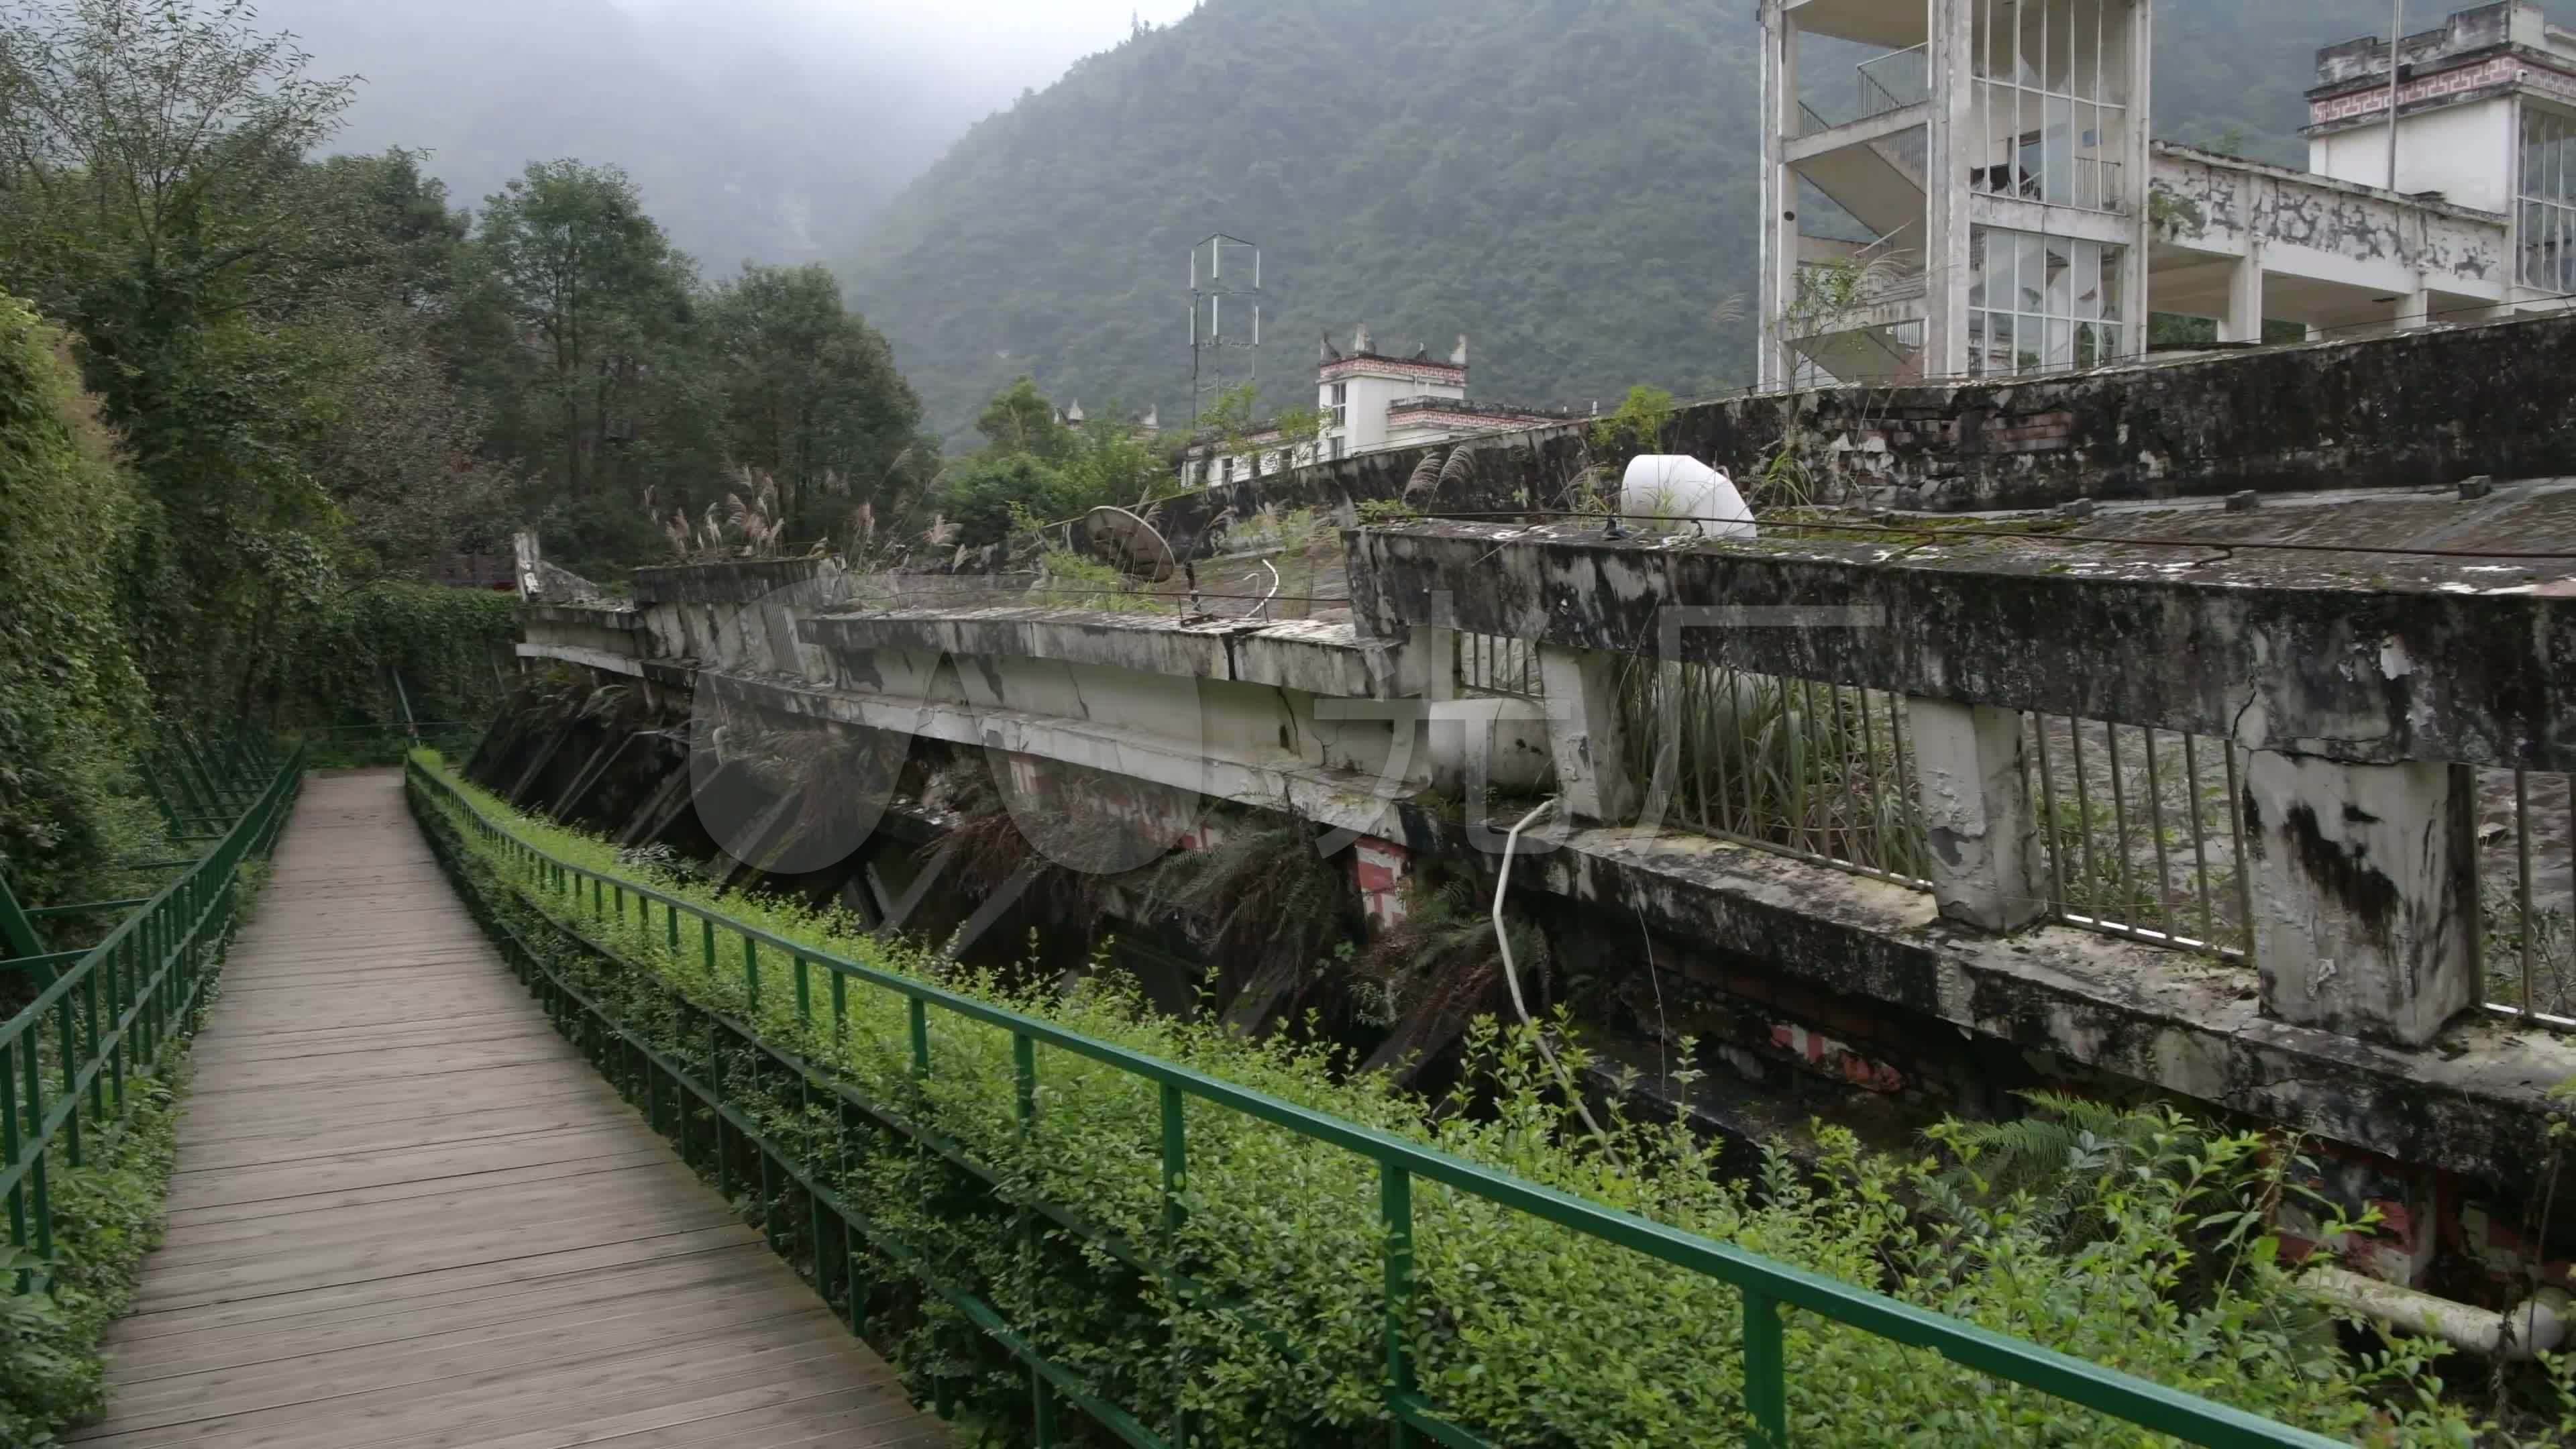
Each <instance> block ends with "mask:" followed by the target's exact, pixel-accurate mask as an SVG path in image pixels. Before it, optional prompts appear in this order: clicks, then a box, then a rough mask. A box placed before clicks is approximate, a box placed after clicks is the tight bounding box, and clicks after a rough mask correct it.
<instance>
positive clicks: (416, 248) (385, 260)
mask: <svg viewBox="0 0 2576 1449" xmlns="http://www.w3.org/2000/svg"><path fill="white" fill-rule="evenodd" d="M427 154H428V153H426V152H422V151H406V150H404V149H402V148H401V147H399V146H397V147H394V148H393V149H391V150H388V151H386V152H384V153H383V154H381V155H376V156H334V157H331V158H330V159H329V160H326V161H322V162H319V163H316V164H317V166H318V167H319V171H320V175H319V178H318V180H319V183H320V186H321V187H322V189H323V190H324V191H325V192H326V193H331V194H335V195H336V196H337V197H338V198H339V199H340V203H341V204H340V205H339V206H337V207H335V208H334V209H335V210H337V211H339V212H341V213H343V214H345V215H347V216H348V217H349V218H350V220H351V221H352V223H353V226H352V227H351V232H352V235H351V237H350V243H351V244H350V245H349V247H348V248H347V249H346V250H345V251H344V252H343V253H342V254H341V260H342V262H343V263H344V265H345V266H346V267H348V268H350V269H360V268H363V269H364V271H365V272H366V273H367V275H368V277H369V280H370V282H371V284H372V286H373V287H374V288H375V289H376V291H377V292H378V294H379V295H383V296H386V297H387V298H388V299H389V300H391V301H392V302H394V303H395V304H396V305H398V306H402V307H406V308H410V309H412V310H414V311H418V312H422V313H426V314H429V315H432V316H435V315H438V314H441V313H444V312H445V311H446V310H447V308H448V305H449V302H450V300H451V297H452V295H453V293H454V291H455V288H456V273H457V262H458V253H459V252H460V251H462V249H463V248H464V245H465V238H466V235H467V233H468V232H469V231H470V230H471V226H472V219H471V218H470V217H469V216H468V215H467V213H465V212H463V211H458V210H453V209H451V208H450V207H449V206H448V204H447V183H446V182H444V181H441V180H439V179H438V178H437V177H435V176H426V175H423V174H422V173H421V169H420V163H421V162H422V160H423V159H425V158H426V156H427Z"/></svg>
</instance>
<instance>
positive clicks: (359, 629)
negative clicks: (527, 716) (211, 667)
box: [261, 579, 519, 763]
mask: <svg viewBox="0 0 2576 1449" xmlns="http://www.w3.org/2000/svg"><path fill="white" fill-rule="evenodd" d="M518 620H519V613H518V597H517V595H515V594H503V593H495V592H492V591H489V590H482V589H460V588H451V587H449V586H447V585H444V584H422V583H411V582H408V581H404V580H400V579H379V580H377V581H375V582H372V583H367V584H361V585H357V586H355V587H351V588H345V589H341V590H338V591H337V592H335V593H333V594H332V595H331V596H330V597H329V599H328V601H327V602H325V603H324V604H323V605H322V607H320V608H319V609H316V610H314V611H313V612H311V613H309V614H306V615H305V616H303V617H301V618H299V619H297V620H296V621H295V622H294V624H293V625H292V627H290V628H288V629H287V630H285V631H283V633H282V635H281V637H280V638H279V640H278V642H277V644H276V646H275V648H274V650H273V652H272V657H271V661H270V663H269V666H268V668H267V670H266V671H265V675H264V685H263V688H262V691H261V693H262V696H263V699H262V703H263V705H264V707H265V713H266V715H267V717H268V718H269V719H271V720H272V721H274V722H275V725H276V727H277V728H278V729H280V730H284V731H290V732H291V731H293V730H295V729H297V728H298V727H303V726H328V725H360V724H398V723H401V722H402V721H403V720H404V719H405V718H406V717H408V718H410V719H414V720H423V721H433V720H434V721H463V722H475V721H480V720H482V719H484V718H485V717H486V716H488V715H490V714H491V713H492V711H493V709H494V708H496V707H497V706H498V704H499V702H500V700H501V698H502V697H503V695H504V694H506V693H507V690H508V685H507V683H506V678H507V676H506V673H505V671H506V670H507V669H508V668H509V664H510V645H511V643H512V642H513V641H514V640H516V639H517V637H518V628H519V623H518ZM397 676H399V678H400V681H401V687H400V689H399V690H397V689H396V687H395V680H396V678H397ZM406 700H408V703H409V707H410V708H409V714H408V716H406V714H405V712H404V705H405V702H406ZM388 763H390V761H389V762H388Z"/></svg>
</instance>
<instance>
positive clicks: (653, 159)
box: [259, 0, 1189, 272]
mask: <svg viewBox="0 0 2576 1449" xmlns="http://www.w3.org/2000/svg"><path fill="white" fill-rule="evenodd" d="M1188 9H1189V0H1143V3H1141V4H1140V3H1136V0H987V3H981V4H978V5H975V6H973V7H971V9H966V8H962V7H952V6H945V5H920V4H910V5H898V4H894V3H890V0H724V3H721V4H718V3H710V0H262V3H261V4H260V6H259V17H260V23H261V24H262V26H263V27H264V28H276V29H287V30H292V31H294V32H295V33H296V34H297V35H298V36H299V37H301V38H302V41H303V43H304V46H305V48H306V49H308V50H310V51H311V52H312V53H313V58H314V59H313V68H314V69H315V70H316V71H317V72H320V73H324V74H346V73H355V74H358V75H361V76H363V77H365V80H366V84H365V85H364V86H362V87H361V88H360V90H359V99H358V103H357V105H356V107H355V109H354V110H353V112H352V114H351V116H350V118H349V126H348V129H347V130H346V131H345V132H344V133H343V134H342V136H341V137H340V138H339V140H338V142H337V143H336V146H335V149H339V150H350V151H373V150H380V149H382V148H384V147H386V146H394V145H402V146H412V147H427V148H429V149H431V150H432V151H434V152H435V153H436V155H435V157H434V158H433V160H432V162H431V166H430V169H431V170H432V171H433V172H435V173H436V174H437V175H439V176H440V177H442V178H443V179H445V180H446V181H447V182H448V184H449V186H450V187H451V189H452V190H453V191H454V193H455V198H456V200H457V201H458V202H459V203H460V204H467V205H472V204H476V203H479V202H480V201H481V199H482V197H483V196H484V194H485V193H487V192H490V191H492V190H493V189H495V188H496V187H498V186H499V185H500V184H501V183H502V182H503V181H504V180H506V179H508V178H509V177H510V176H512V175H515V174H516V173H517V172H518V171H519V170H520V169H521V167H523V166H524V165H525V164H526V162H528V161H529V160H531V159H535V158H552V157H558V156H575V157H579V158H580V159H582V160H584V161H590V162H594V163H602V162H613V163H615V164H617V165H620V166H623V167H625V168H626V169H627V170H628V171H629V172H631V173H632V174H633V175H634V176H635V178H636V180H637V181H638V182H639V183H640V184H641V185H642V187H643V189H644V196H645V200H646V203H647V204H648V205H649V206H651V207H652V209H653V211H654V213H655V215H656V216H658V217H659V218H660V219H661V221H662V222H663V224H664V226H665V227H667V228H668V229H669V230H670V232H671V234H672V236H673V237H674V239H676V240H677V241H678V242H679V244H680V245H681V246H682V247H683V248H685V249H687V250H688V251H690V252H691V253H693V254H695V255H696V256H698V257H699V259H700V260H701V261H702V262H704V263H705V264H706V266H707V268H708V270H709V271H711V272H726V271H730V270H732V268H733V266H734V265H735V264H736V263H738V262H740V261H742V260H743V259H745V258H751V259H755V260H760V261H812V260H821V259H825V258H828V257H833V256H835V255H838V254H842V253H846V251H847V250H848V249H849V247H850V245H851V244H852V242H853V240H854V239H855V238H856V237H857V236H858V235H859V234H860V233H861V232H862V231H863V230H864V229H865V227H866V225H867V223H868V222H869V221H870V220H872V219H873V218H874V216H875V215H876V214H877V212H878V211H879V210H880V209H881V208H882V206H883V205H884V204H885V202H886V201H887V200H888V199H889V198H890V197H891V196H893V194H894V193H895V192H896V191H898V190H899V189H900V188H901V187H902V186H903V185H904V184H905V183H906V182H907V181H909V180H911V179H912V178H913V177H914V176H916V175H918V174H919V173H920V172H921V171H922V170H924V169H925V168H926V167H928V166H929V164H930V163H931V162H932V161H934V160H936V159H937V158H938V156H939V154H940V153H941V152H942V151H943V150H944V149H945V148H946V147H947V146H948V145H949V144H950V143H951V142H953V141H955V140H956V139H957V137H958V136H960V135H962V134H963V133H964V132H965V130H966V128H967V127H968V126H970V125H971V124H973V123H974V122H975V121H976V120H977V119H979V118H981V117H983V116H985V115H987V114H990V113H991V112H993V111H994V110H996V109H998V108H1001V107H1004V106H1007V105H1009V104H1010V103H1011V101H1012V100H1013V99H1014V98H1015V97H1017V96H1018V95H1020V94H1021V93H1022V92H1023V91H1025V90H1029V89H1032V88H1044V87H1045V86H1047V85H1049V84H1051V83H1052V82H1053V81H1054V80H1055V79H1056V78H1057V77H1058V76H1060V75H1062V74H1063V72H1064V70H1065V68H1066V67H1067V66H1068V65H1070V64H1071V63H1072V62H1073V61H1075V60H1076V59H1078V58H1080V57H1081V56H1083V55H1086V54H1089V53H1091V52H1094V51H1098V50H1102V49H1105V48H1107V47H1109V46H1111V45H1113V44H1115V43H1117V42H1118V41H1120V40H1123V39H1125V38H1126V37H1127V36H1128V34H1129V33H1130V31H1131V28H1132V25H1133V24H1134V22H1135V21H1137V20H1142V21H1144V22H1147V23H1152V22H1155V21H1158V20H1170V19H1173V18H1176V17H1177V16H1179V15H1181V14H1184V13H1186V12H1187V10H1188Z"/></svg>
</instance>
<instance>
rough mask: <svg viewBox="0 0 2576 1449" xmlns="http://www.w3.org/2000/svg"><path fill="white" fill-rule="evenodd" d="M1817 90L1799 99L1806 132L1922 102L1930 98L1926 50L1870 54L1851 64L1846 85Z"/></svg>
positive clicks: (1929, 76)
mask: <svg viewBox="0 0 2576 1449" xmlns="http://www.w3.org/2000/svg"><path fill="white" fill-rule="evenodd" d="M1818 92H1819V93H1818V94H1817V95H1816V96H1815V97H1814V98H1812V99H1802V100H1801V101H1800V102H1799V107H1798V109H1799V110H1800V111H1801V112H1802V113H1804V115H1805V117H1806V121H1807V134H1809V135H1813V134H1815V133H1816V132H1818V131H1829V130H1831V129H1833V128H1834V127H1836V126H1849V125H1853V124H1856V123H1858V122H1861V121H1866V120H1868V119H1870V118H1871V117H1873V116H1883V115H1886V114H1887V113H1888V112H1890V111H1901V110H1903V109H1905V108H1906V107H1907V106H1919V105H1922V104H1923V103H1924V102H1926V101H1928V100H1930V99H1931V98H1932V65H1931V60H1930V56H1929V52H1928V50H1927V48H1926V47H1924V46H1920V45H1917V46H1914V47H1912V48H1910V49H1907V50H1897V51H1890V52H1889V53H1887V54H1885V55H1881V56H1874V57H1872V58H1870V59H1868V60H1865V61H1863V62H1861V63H1860V64H1859V65H1856V66H1854V67H1852V75H1851V80H1850V82H1849V83H1848V85H1833V86H1823V87H1819V88H1818Z"/></svg>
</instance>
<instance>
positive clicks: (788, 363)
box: [706, 266, 921, 539]
mask: <svg viewBox="0 0 2576 1449" xmlns="http://www.w3.org/2000/svg"><path fill="white" fill-rule="evenodd" d="M706 311H707V318H708V330H709V333H710V334H711V336H710V350H711V352H712V353H713V354H714V360H715V363H716V366H717V368H718V371H719V375H720V377H721V386H722V388H723V392H724V407H725V418H726V425H727V428H726V436H727V440H728V442H729V443H730V446H731V452H732V456H733V458H734V459H735V461H737V462H740V463H743V464H745V465H747V466H750V467H752V468H756V469H759V470H761V471H762V472H764V473H767V474H769V475H770V476H772V477H774V478H776V479H777V481H778V488H779V495H780V508H781V510H782V516H783V517H784V518H785V519H786V522H787V529H788V536H789V537H791V538H796V539H806V538H813V537H817V536H820V535H822V534H825V533H828V532H830V531H831V530H832V528H833V526H834V525H835V524H837V523H838V522H839V521H840V520H838V519H836V518H832V517H828V516H826V505H827V500H828V499H830V498H833V497H845V496H856V497H857V498H859V499H862V500H865V501H868V502H870V503H871V504H873V505H874V507H875V509H877V510H878V511H890V510H891V509H892V507H893V506H894V504H895V502H896V499H895V498H894V496H893V494H894V491H895V487H896V481H897V480H896V476H895V475H896V474H897V472H898V471H899V470H900V469H901V468H902V467H903V466H904V464H905V463H907V462H909V458H908V457H907V454H908V453H909V452H910V451H911V450H912V448H913V446H914V433H915V429H916V428H917V427H918V426H919V424H920V421H921V403H920V400H919V399H918V398H916V397H914V396H913V392H912V388H911V387H910V386H909V385H908V384H906V383H905V382H904V380H903V376H902V374H900V373H898V372H896V371H895V366H894V354H893V352H892V351H891V350H890V349H888V348H887V346H886V343H885V339H884V338H882V337H880V336H878V335H877V333H876V330H875V329H874V328H871V327H870V326H868V324H867V322H866V321H865V320H864V319H862V318H860V317H858V316H856V315H854V314H852V313H850V312H849V311H848V310H846V309H845V308H844V306H843V304H842V300H841V285H840V283H839V282H837V281H835V280H834V279H833V277H832V274H831V273H829V272H827V271H825V270H824V269H823V268H821V267H811V266H809V267H794V268H788V267H760V266H746V267H745V268H743V273H742V276H741V277H740V278H738V279H736V280H734V281H732V282H728V283H726V284H724V285H723V286H721V287H719V288H717V289H716V291H715V293H714V295H713V296H712V297H711V298H710V299H709V300H708V304H707V309H706Z"/></svg>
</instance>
